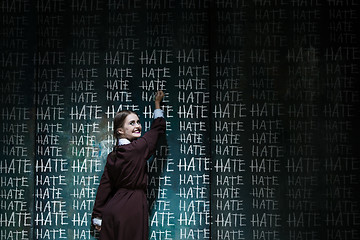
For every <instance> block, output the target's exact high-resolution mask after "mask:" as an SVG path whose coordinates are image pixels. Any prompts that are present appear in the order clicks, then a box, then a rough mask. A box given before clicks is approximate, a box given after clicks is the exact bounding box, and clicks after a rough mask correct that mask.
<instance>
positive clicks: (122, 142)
mask: <svg viewBox="0 0 360 240" xmlns="http://www.w3.org/2000/svg"><path fill="white" fill-rule="evenodd" d="M129 143H131V142H130V141H129V139H127V138H119V141H118V145H125V144H129Z"/></svg>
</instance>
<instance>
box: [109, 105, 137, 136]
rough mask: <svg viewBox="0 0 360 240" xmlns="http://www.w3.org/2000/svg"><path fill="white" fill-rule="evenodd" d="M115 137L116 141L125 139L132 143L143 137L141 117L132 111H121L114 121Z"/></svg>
mask: <svg viewBox="0 0 360 240" xmlns="http://www.w3.org/2000/svg"><path fill="white" fill-rule="evenodd" d="M114 136H115V138H116V139H118V140H119V139H122V138H125V139H127V140H129V141H130V142H131V141H133V140H135V139H137V138H139V137H140V136H141V123H140V120H139V116H138V115H137V114H136V113H135V112H132V111H128V110H125V111H121V112H119V113H118V114H116V116H115V119H114Z"/></svg>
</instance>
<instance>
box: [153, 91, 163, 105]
mask: <svg viewBox="0 0 360 240" xmlns="http://www.w3.org/2000/svg"><path fill="white" fill-rule="evenodd" d="M164 96H165V94H164V92H163V91H161V90H159V91H157V93H156V95H155V109H159V108H160V103H161V101H162V99H163V98H164Z"/></svg>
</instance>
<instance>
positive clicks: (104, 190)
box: [91, 163, 112, 222]
mask: <svg viewBox="0 0 360 240" xmlns="http://www.w3.org/2000/svg"><path fill="white" fill-rule="evenodd" d="M111 193H112V187H111V181H110V178H109V172H108V163H106V165H105V168H104V172H103V174H102V176H101V179H100V184H99V187H98V189H97V193H96V198H95V203H94V208H93V212H92V215H91V219H93V218H100V219H101V218H102V211H103V209H104V207H105V205H106V202H107V201H108V199H109V197H110V195H111ZM91 222H92V221H91Z"/></svg>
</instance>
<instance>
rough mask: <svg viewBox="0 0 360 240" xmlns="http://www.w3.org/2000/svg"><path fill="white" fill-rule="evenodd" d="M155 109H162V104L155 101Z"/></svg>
mask: <svg viewBox="0 0 360 240" xmlns="http://www.w3.org/2000/svg"><path fill="white" fill-rule="evenodd" d="M155 109H160V102H158V101H155Z"/></svg>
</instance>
